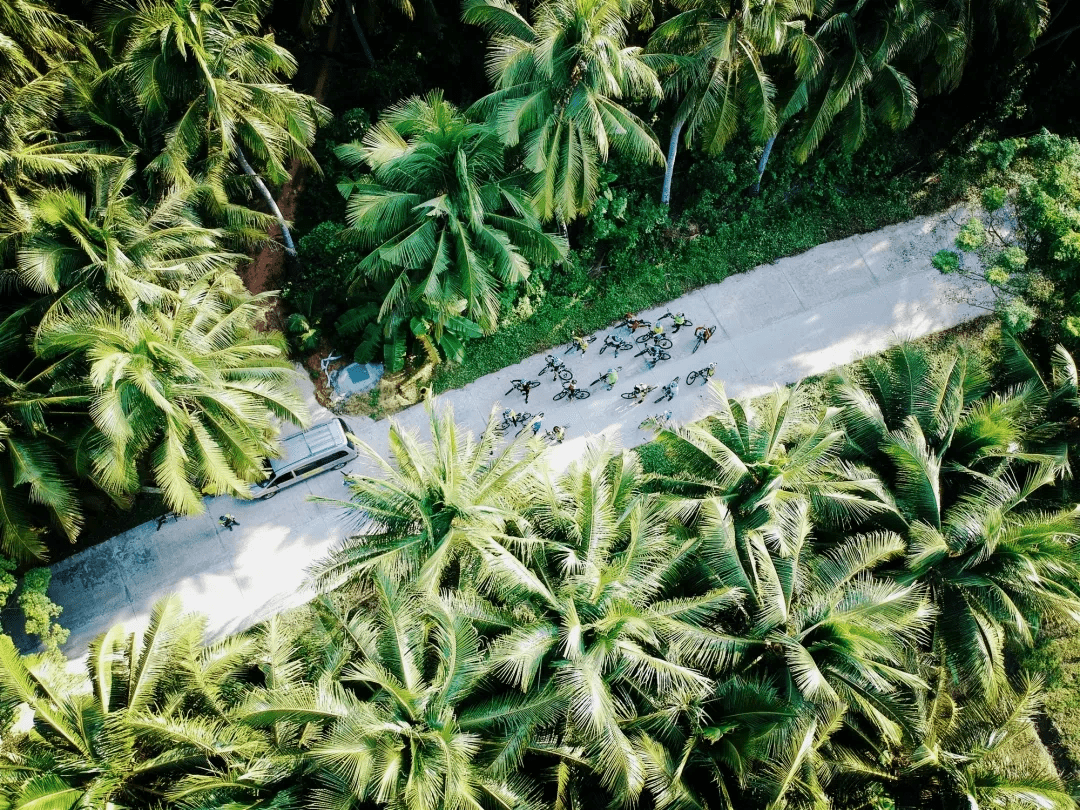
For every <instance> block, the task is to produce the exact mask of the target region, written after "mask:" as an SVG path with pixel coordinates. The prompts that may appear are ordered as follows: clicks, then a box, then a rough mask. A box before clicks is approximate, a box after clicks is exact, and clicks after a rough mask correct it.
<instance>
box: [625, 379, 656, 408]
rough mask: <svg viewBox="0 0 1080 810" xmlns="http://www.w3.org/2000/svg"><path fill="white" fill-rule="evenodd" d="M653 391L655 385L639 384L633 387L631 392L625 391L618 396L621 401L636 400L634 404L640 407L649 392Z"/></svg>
mask: <svg viewBox="0 0 1080 810" xmlns="http://www.w3.org/2000/svg"><path fill="white" fill-rule="evenodd" d="M655 390H656V386H655V385H642V384H641V383H638V384H637V385H635V386H634V390H633V391H627V392H626V393H625V394H620V395H619V396H621V397H622V398H623V399H634V400H637V403H636V404H638V405H640V404H641V403H642V402H644V401H645V397H647V396H648V395H649V392H650V391H655Z"/></svg>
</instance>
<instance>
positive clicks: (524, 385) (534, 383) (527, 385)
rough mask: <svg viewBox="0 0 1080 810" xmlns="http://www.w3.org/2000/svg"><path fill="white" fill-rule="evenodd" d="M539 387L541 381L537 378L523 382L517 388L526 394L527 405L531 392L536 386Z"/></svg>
mask: <svg viewBox="0 0 1080 810" xmlns="http://www.w3.org/2000/svg"><path fill="white" fill-rule="evenodd" d="M539 387H540V383H539V381H537V380H529V381H528V382H527V383H522V384H521V385H519V386H517V389H518V390H519V391H520V392H521V393H523V394H524V395H525V404H526V405H528V404H529V392H530V391H532V390H533V389H534V388H539Z"/></svg>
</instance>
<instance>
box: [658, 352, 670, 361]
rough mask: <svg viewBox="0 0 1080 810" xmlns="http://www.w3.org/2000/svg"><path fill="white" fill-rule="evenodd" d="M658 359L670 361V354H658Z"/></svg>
mask: <svg viewBox="0 0 1080 810" xmlns="http://www.w3.org/2000/svg"><path fill="white" fill-rule="evenodd" d="M660 359H661V360H670V359H671V355H670V354H668V353H667V352H660Z"/></svg>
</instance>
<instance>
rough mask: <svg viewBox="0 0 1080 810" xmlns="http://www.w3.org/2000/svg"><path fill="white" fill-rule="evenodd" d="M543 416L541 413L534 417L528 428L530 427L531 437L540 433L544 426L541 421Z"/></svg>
mask: <svg viewBox="0 0 1080 810" xmlns="http://www.w3.org/2000/svg"><path fill="white" fill-rule="evenodd" d="M543 415H544V414H543V413H542V412H541V413H538V414H537V415H536V418H535V419H533V423H532V425H531V426H530V427H532V432H533V436H535V435H537V434H538V433H539V432H540V428H542V427H543V426H544V423H543V422H542V421H541V417H542V416H543Z"/></svg>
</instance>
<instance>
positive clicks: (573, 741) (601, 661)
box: [483, 448, 739, 807]
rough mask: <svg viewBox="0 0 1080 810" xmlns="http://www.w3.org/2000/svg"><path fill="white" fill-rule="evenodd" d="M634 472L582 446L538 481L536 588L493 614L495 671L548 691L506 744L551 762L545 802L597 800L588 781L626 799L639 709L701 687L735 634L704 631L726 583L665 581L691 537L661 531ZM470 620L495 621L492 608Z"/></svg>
mask: <svg viewBox="0 0 1080 810" xmlns="http://www.w3.org/2000/svg"><path fill="white" fill-rule="evenodd" d="M643 480H644V479H643V476H642V474H641V469H640V466H639V464H638V462H637V460H636V457H635V456H632V455H631V454H629V453H623V454H621V455H619V456H615V457H611V456H610V455H609V454H607V453H604V452H600V450H599V449H597V448H592V449H590V451H589V452H588V453H587V455H586V457H585V458H584V459H582V460H581V461H579V462H578V463H577V464H575V465H573V466H572V467H571V468H570V469H569V470H568V471H567V472H566V473H565V474H564V475H563V476H562V477H561V478H560V479H559V480H558V481H557V482H549V483H548V484H546V485H545V486H544V487H543V488H542V489H541V490H539V494H540V497H541V500H539V502H537V503H535V505H534V506H533V508H532V509H531V510H530V513H529V514H530V518H531V520H532V521H533V523H534V524H535V525H536V526H537V528H538V531H539V532H540V533H541V535H542V536H544V537H545V538H546V539H547V540H548V541H549V542H548V543H547V544H546V545H545V546H542V547H541V548H540V549H539V550H538V551H537V552H536V561H535V566H536V570H537V573H538V576H539V577H540V579H541V581H542V584H543V587H542V589H535V590H534V591H533V592H532V593H531V594H529V595H528V599H527V601H525V600H523V601H522V602H520V603H519V604H518V606H517V607H516V608H515V609H514V610H513V612H512V613H511V612H509V611H507V612H506V614H505V615H504V616H503V617H502V622H504V624H503V626H502V627H500V628H499V629H503V630H505V632H504V633H503V634H502V635H500V636H499V637H498V638H497V639H496V641H495V642H494V644H493V645H492V649H491V656H490V666H491V670H492V672H493V674H494V675H496V676H497V677H499V678H501V679H502V680H503V681H504V682H506V683H508V684H510V685H513V686H516V687H517V688H518V689H520V690H522V692H523V693H525V694H535V693H537V692H539V693H541V694H546V693H547V692H549V691H551V692H553V693H554V694H555V695H556V696H557V699H558V700H557V703H556V704H555V706H554V709H553V716H551V717H548V718H536V722H535V723H534V724H533V726H532V727H531V728H524V729H522V735H523V738H522V739H521V740H519V743H518V747H519V749H521V754H519V756H523V755H524V753H525V749H528V751H530V752H531V754H532V755H535V756H537V757H541V755H543V757H541V758H554V760H555V761H556V763H557V772H558V778H557V783H558V791H559V794H558V797H557V800H556V801H557V806H562V807H569V806H577V801H578V800H580V798H581V797H582V796H589V797H591V798H592V799H593V800H594V801H596V800H598V797H597V796H596V789H595V780H597V779H598V780H599V782H600V784H601V785H602V786H603V788H604V789H605V791H606V792H607V793H608V794H609V795H610V796H611V797H612V800H613V801H614V802H615V803H619V804H628V803H633V802H635V801H636V800H637V798H638V796H639V795H640V793H641V791H642V789H643V788H644V786H645V781H646V771H645V768H644V764H643V762H642V759H641V757H640V755H639V752H638V745H637V744H636V738H637V733H636V732H634V730H633V728H632V727H633V725H634V724H635V723H636V722H637V721H638V715H639V712H640V713H641V714H653V713H656V712H663V711H665V710H667V709H668V708H669V707H670V706H672V705H675V706H677V705H679V704H680V703H681V702H683V701H685V700H688V699H693V698H694V697H696V696H698V695H700V694H702V693H704V692H706V691H707V690H708V689H709V688H710V686H711V682H710V681H709V679H708V678H707V677H706V676H704V675H703V674H701V671H700V670H702V669H709V668H719V666H720V665H721V663H722V662H723V661H724V660H725V659H727V658H730V657H731V656H732V654H733V653H732V648H733V646H736V645H737V643H738V642H737V641H735V640H732V639H730V638H729V637H727V636H724V635H723V634H721V633H719V632H717V631H715V630H713V629H711V627H712V625H713V624H714V623H715V620H716V618H717V617H718V616H720V615H722V614H723V613H725V612H727V611H730V610H731V609H732V608H734V607H735V606H736V605H737V604H738V602H739V594H738V592H737V591H736V590H734V589H732V588H729V587H724V586H719V587H716V588H711V589H705V590H700V591H695V590H691V591H689V592H686V591H683V590H682V589H680V588H679V587H678V583H679V581H680V574H681V573H682V572H684V571H688V570H692V569H694V567H695V566H696V560H695V549H696V541H695V540H693V539H692V538H691V539H688V538H686V537H685V536H680V535H677V534H673V533H671V532H669V531H668V524H669V521H670V518H671V514H670V513H669V512H667V511H666V510H664V509H663V508H661V505H660V503H659V501H658V500H657V499H655V498H653V497H651V496H647V495H645V494H644V493H643V492H642V483H643ZM483 621H484V622H485V624H486V625H490V626H493V627H496V626H498V622H499V617H498V616H497V615H495V614H494V613H492V612H490V611H489V612H487V613H485V614H484V618H483ZM526 735H527V736H526ZM583 759H584V761H585V763H586V764H585V766H584V769H582V768H581V765H582V760H583ZM537 767H538V766H537ZM590 770H593V771H595V774H590V773H589V771H590ZM575 797H577V798H575Z"/></svg>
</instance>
